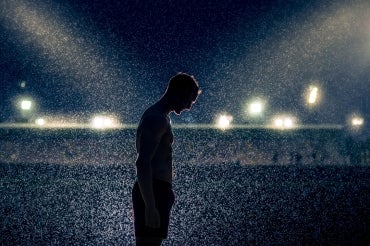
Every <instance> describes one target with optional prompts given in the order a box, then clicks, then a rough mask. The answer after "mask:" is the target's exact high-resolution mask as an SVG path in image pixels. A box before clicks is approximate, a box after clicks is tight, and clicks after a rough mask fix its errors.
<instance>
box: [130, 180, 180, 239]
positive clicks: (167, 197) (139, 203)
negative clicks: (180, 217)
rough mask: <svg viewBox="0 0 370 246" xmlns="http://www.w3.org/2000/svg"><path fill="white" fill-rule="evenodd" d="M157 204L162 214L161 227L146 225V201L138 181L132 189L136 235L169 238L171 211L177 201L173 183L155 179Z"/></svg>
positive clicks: (154, 187) (154, 188) (154, 186)
mask: <svg viewBox="0 0 370 246" xmlns="http://www.w3.org/2000/svg"><path fill="white" fill-rule="evenodd" d="M153 191H154V198H155V205H156V207H157V209H158V212H159V215H160V227H159V228H151V227H147V226H145V203H144V200H143V198H142V196H141V192H140V188H139V183H138V182H137V181H136V182H135V184H134V187H133V189H132V203H133V207H134V227H135V237H160V238H167V234H168V225H169V218H170V211H171V208H172V205H173V203H174V201H175V196H174V194H173V191H172V185H171V184H170V183H168V182H165V181H161V180H153Z"/></svg>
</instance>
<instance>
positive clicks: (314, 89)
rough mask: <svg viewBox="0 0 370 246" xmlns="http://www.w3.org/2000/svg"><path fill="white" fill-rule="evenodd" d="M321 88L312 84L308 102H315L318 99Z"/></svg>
mask: <svg viewBox="0 0 370 246" xmlns="http://www.w3.org/2000/svg"><path fill="white" fill-rule="evenodd" d="M318 91H319V89H318V88H317V87H316V86H312V87H311V88H310V93H309V95H308V103H309V104H314V103H316V101H317V93H318Z"/></svg>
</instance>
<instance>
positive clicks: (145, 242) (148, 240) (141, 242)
mask: <svg viewBox="0 0 370 246" xmlns="http://www.w3.org/2000/svg"><path fill="white" fill-rule="evenodd" d="M162 241H163V238H160V237H137V238H136V246H160V245H162Z"/></svg>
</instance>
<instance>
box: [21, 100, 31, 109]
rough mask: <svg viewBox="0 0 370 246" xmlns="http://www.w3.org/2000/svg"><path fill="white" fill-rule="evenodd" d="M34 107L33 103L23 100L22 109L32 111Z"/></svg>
mask: <svg viewBox="0 0 370 246" xmlns="http://www.w3.org/2000/svg"><path fill="white" fill-rule="evenodd" d="M31 107H32V102H31V101H30V100H22V101H21V109H22V110H30V109H31Z"/></svg>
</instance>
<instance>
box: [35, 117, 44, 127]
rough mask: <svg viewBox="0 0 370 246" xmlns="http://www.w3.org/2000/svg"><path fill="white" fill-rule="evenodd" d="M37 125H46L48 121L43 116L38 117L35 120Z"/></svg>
mask: <svg viewBox="0 0 370 246" xmlns="http://www.w3.org/2000/svg"><path fill="white" fill-rule="evenodd" d="M35 123H36V125H39V126H43V125H45V123H46V121H45V120H44V119H43V118H38V119H36V120H35Z"/></svg>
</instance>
